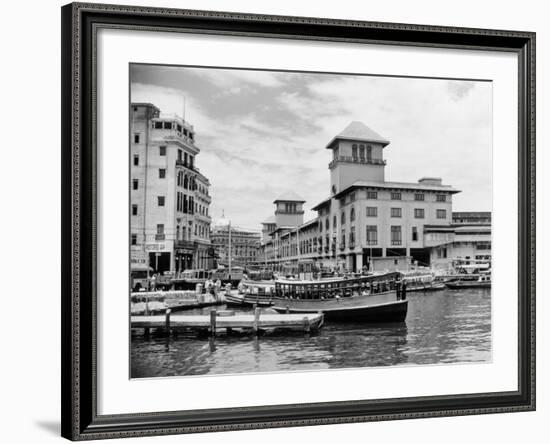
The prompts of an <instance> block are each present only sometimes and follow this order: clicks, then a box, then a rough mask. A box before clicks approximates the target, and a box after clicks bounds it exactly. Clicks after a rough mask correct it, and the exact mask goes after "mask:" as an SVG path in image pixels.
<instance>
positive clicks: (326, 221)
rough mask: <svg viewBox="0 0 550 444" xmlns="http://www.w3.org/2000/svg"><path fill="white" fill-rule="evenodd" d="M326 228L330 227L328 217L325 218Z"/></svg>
mask: <svg viewBox="0 0 550 444" xmlns="http://www.w3.org/2000/svg"><path fill="white" fill-rule="evenodd" d="M325 229H326V230H327V231H328V229H329V221H328V217H327V219H326V220H325Z"/></svg>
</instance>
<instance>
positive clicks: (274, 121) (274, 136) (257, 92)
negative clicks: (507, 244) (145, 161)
mask: <svg viewBox="0 0 550 444" xmlns="http://www.w3.org/2000/svg"><path fill="white" fill-rule="evenodd" d="M130 81H131V100H132V101H134V102H150V103H153V104H154V105H156V106H157V107H159V108H160V110H161V112H164V113H177V114H178V115H181V114H182V112H183V103H184V97H185V110H186V114H185V117H186V120H187V121H188V122H189V123H191V124H192V125H194V127H195V131H196V141H197V145H198V146H199V148H200V149H201V153H200V154H199V155H198V157H197V159H196V161H197V166H198V167H199V168H200V170H201V172H202V173H204V174H205V175H206V176H207V177H208V178H209V179H210V182H211V184H212V185H211V188H210V191H211V194H212V205H211V210H210V211H211V215H212V216H213V218H214V220H216V219H217V218H219V217H220V216H221V213H222V210H225V215H226V217H228V218H230V219H231V220H232V222H233V223H234V224H235V225H240V226H242V227H247V228H254V229H259V228H260V223H261V221H262V220H264V219H265V218H266V217H267V216H269V215H271V214H273V211H274V205H273V200H274V199H275V198H276V197H277V196H279V195H280V194H282V193H283V192H285V191H287V190H295V191H296V192H297V193H298V194H300V195H301V196H302V197H303V198H304V199H305V200H306V204H305V208H306V210H307V211H306V215H305V220H307V219H310V218H312V217H314V216H315V213H314V212H311V211H309V210H310V208H311V207H313V206H314V205H315V204H317V203H318V202H320V201H321V200H323V199H325V198H326V197H328V196H329V191H330V190H329V180H330V176H329V170H328V163H329V161H330V159H331V152H330V151H329V150H327V149H325V146H326V145H327V143H328V142H329V141H330V140H331V139H332V137H334V135H336V134H337V133H339V132H340V131H342V130H343V129H344V128H345V127H346V126H347V125H348V124H349V123H350V122H351V121H354V120H359V121H362V122H363V123H365V124H366V125H367V126H369V127H370V128H372V129H373V130H374V131H376V132H377V133H379V134H381V135H382V136H383V137H384V138H386V139H387V140H389V141H390V142H391V143H390V145H388V146H387V147H386V148H385V150H384V157H385V159H386V160H387V166H386V180H389V181H403V182H416V181H417V180H418V179H419V178H420V177H423V176H435V177H441V178H443V183H444V184H448V185H452V186H454V187H455V188H458V189H460V190H462V192H461V193H459V194H457V195H455V196H454V198H453V210H454V211H469V210H470V211H490V210H491V182H492V171H491V169H492V166H491V165H492V85H491V83H490V82H475V81H458V80H438V79H410V78H392V77H375V76H357V75H334V74H310V73H287V72H268V71H253V70H232V69H212V68H185V67H168V66H152V65H132V66H131V69H130Z"/></svg>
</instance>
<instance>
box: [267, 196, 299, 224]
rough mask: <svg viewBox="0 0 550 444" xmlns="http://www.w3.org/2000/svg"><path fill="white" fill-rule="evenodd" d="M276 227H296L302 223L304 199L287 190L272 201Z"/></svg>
mask: <svg viewBox="0 0 550 444" xmlns="http://www.w3.org/2000/svg"><path fill="white" fill-rule="evenodd" d="M273 203H274V204H275V205H276V207H275V225H276V226H277V228H282V227H289V228H290V227H297V226H299V225H302V224H303V223H304V209H303V205H304V203H305V200H304V199H302V198H301V197H300V196H298V194H296V193H295V192H294V191H288V192H286V193H284V194H283V195H281V196H279V197H278V198H277V199H275V200H274V201H273Z"/></svg>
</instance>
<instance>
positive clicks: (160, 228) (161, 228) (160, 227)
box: [155, 224, 164, 240]
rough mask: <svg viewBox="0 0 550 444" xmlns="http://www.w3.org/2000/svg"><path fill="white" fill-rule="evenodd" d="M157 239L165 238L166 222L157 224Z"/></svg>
mask: <svg viewBox="0 0 550 444" xmlns="http://www.w3.org/2000/svg"><path fill="white" fill-rule="evenodd" d="M155 240H164V224H157V234H156V235H155Z"/></svg>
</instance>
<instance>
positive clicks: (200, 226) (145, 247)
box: [130, 103, 214, 273]
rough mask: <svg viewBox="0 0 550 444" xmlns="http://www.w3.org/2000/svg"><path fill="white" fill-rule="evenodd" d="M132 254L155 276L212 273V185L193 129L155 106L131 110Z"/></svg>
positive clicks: (138, 105) (140, 105)
mask: <svg viewBox="0 0 550 444" xmlns="http://www.w3.org/2000/svg"><path fill="white" fill-rule="evenodd" d="M130 124H131V127H130V138H131V140H130V142H131V143H130V156H131V159H130V162H131V169H130V177H131V184H130V186H131V191H130V201H131V203H130V205H131V208H130V214H131V216H130V245H131V246H130V248H131V253H132V261H133V262H141V263H149V264H150V266H151V267H153V269H154V270H155V271H156V272H161V273H162V272H165V271H183V270H185V269H188V268H210V267H211V266H212V265H213V260H214V254H213V250H212V248H211V242H210V224H211V218H210V215H209V207H210V202H211V197H210V195H209V187H210V182H209V180H208V178H206V177H205V176H204V175H203V174H202V173H201V172H200V170H199V169H198V168H197V164H196V157H197V156H198V154H199V153H200V149H199V147H198V146H197V145H196V144H195V130H194V128H193V126H192V125H190V124H189V123H188V122H187V121H185V120H183V119H182V118H181V117H179V116H177V115H173V114H172V115H167V114H161V112H160V110H159V109H158V108H157V107H156V106H155V105H153V104H150V103H132V104H131V105H130Z"/></svg>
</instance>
